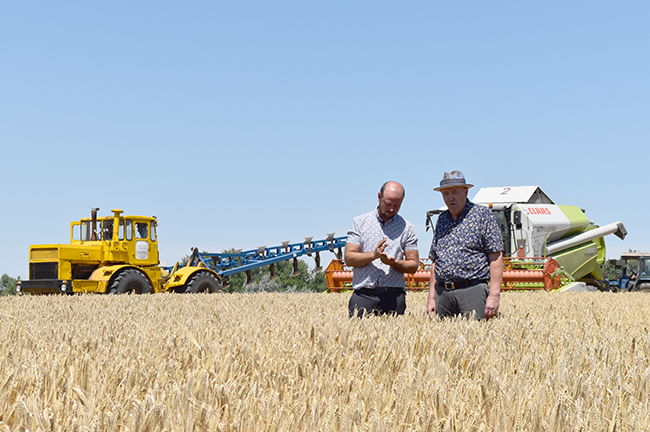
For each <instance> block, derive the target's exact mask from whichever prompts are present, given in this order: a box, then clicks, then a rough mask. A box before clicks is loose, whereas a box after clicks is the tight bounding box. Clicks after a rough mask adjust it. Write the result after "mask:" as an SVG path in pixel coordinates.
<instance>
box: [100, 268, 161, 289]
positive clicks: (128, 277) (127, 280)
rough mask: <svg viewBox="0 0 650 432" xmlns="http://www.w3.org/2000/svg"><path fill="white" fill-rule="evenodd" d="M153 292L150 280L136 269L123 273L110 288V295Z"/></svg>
mask: <svg viewBox="0 0 650 432" xmlns="http://www.w3.org/2000/svg"><path fill="white" fill-rule="evenodd" d="M151 291H153V290H152V288H151V284H150V283H149V280H148V279H147V278H146V276H145V275H143V274H142V273H141V272H139V271H137V270H135V269H127V270H124V271H122V272H121V273H120V274H118V275H117V277H116V278H115V279H114V280H113V282H111V285H110V286H109V287H108V293H109V294H126V293H134V294H151Z"/></svg>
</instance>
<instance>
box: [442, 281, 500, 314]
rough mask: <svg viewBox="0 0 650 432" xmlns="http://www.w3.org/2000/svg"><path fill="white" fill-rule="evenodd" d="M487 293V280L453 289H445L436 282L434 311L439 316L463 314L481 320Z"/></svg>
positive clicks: (488, 288)
mask: <svg viewBox="0 0 650 432" xmlns="http://www.w3.org/2000/svg"><path fill="white" fill-rule="evenodd" d="M489 293H490V287H489V285H488V284H487V282H483V283H477V284H476V285H472V286H468V287H466V288H457V289H455V290H447V289H445V287H444V285H442V284H440V283H437V284H436V312H437V313H438V316H440V317H441V318H443V317H446V316H452V315H463V316H464V317H466V318H471V317H474V319H479V320H482V319H483V318H485V303H486V301H487V298H488V294H489Z"/></svg>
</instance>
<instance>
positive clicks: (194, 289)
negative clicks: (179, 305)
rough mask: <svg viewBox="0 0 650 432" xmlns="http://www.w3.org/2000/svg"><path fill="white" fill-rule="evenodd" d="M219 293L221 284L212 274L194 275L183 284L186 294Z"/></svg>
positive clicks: (203, 272) (199, 273)
mask: <svg viewBox="0 0 650 432" xmlns="http://www.w3.org/2000/svg"><path fill="white" fill-rule="evenodd" d="M219 291H221V284H220V283H219V281H218V280H217V278H216V277H214V275H213V274H212V273H209V272H206V271H202V272H198V273H194V274H193V275H192V277H190V280H189V281H187V283H186V284H185V292H186V293H201V292H209V293H216V292H219Z"/></svg>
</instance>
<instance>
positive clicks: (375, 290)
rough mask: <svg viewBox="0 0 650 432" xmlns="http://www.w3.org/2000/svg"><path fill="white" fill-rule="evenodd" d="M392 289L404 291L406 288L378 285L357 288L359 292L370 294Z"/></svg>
mask: <svg viewBox="0 0 650 432" xmlns="http://www.w3.org/2000/svg"><path fill="white" fill-rule="evenodd" d="M391 291H404V288H399V287H377V288H359V289H357V292H358V293H361V294H368V295H377V294H383V293H387V292H391Z"/></svg>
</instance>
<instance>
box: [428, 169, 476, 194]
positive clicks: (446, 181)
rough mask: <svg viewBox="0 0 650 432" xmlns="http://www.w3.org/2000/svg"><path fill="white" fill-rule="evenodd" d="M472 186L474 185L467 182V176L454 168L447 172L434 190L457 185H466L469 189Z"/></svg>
mask: <svg viewBox="0 0 650 432" xmlns="http://www.w3.org/2000/svg"><path fill="white" fill-rule="evenodd" d="M472 186H474V185H473V184H469V183H466V182H465V176H464V175H463V173H462V172H460V171H457V170H454V171H449V172H446V173H445V175H444V176H443V177H442V180H440V186H439V187H437V188H434V189H433V190H437V191H440V190H443V189H449V188H455V187H465V188H468V189H469V188H471V187H472Z"/></svg>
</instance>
